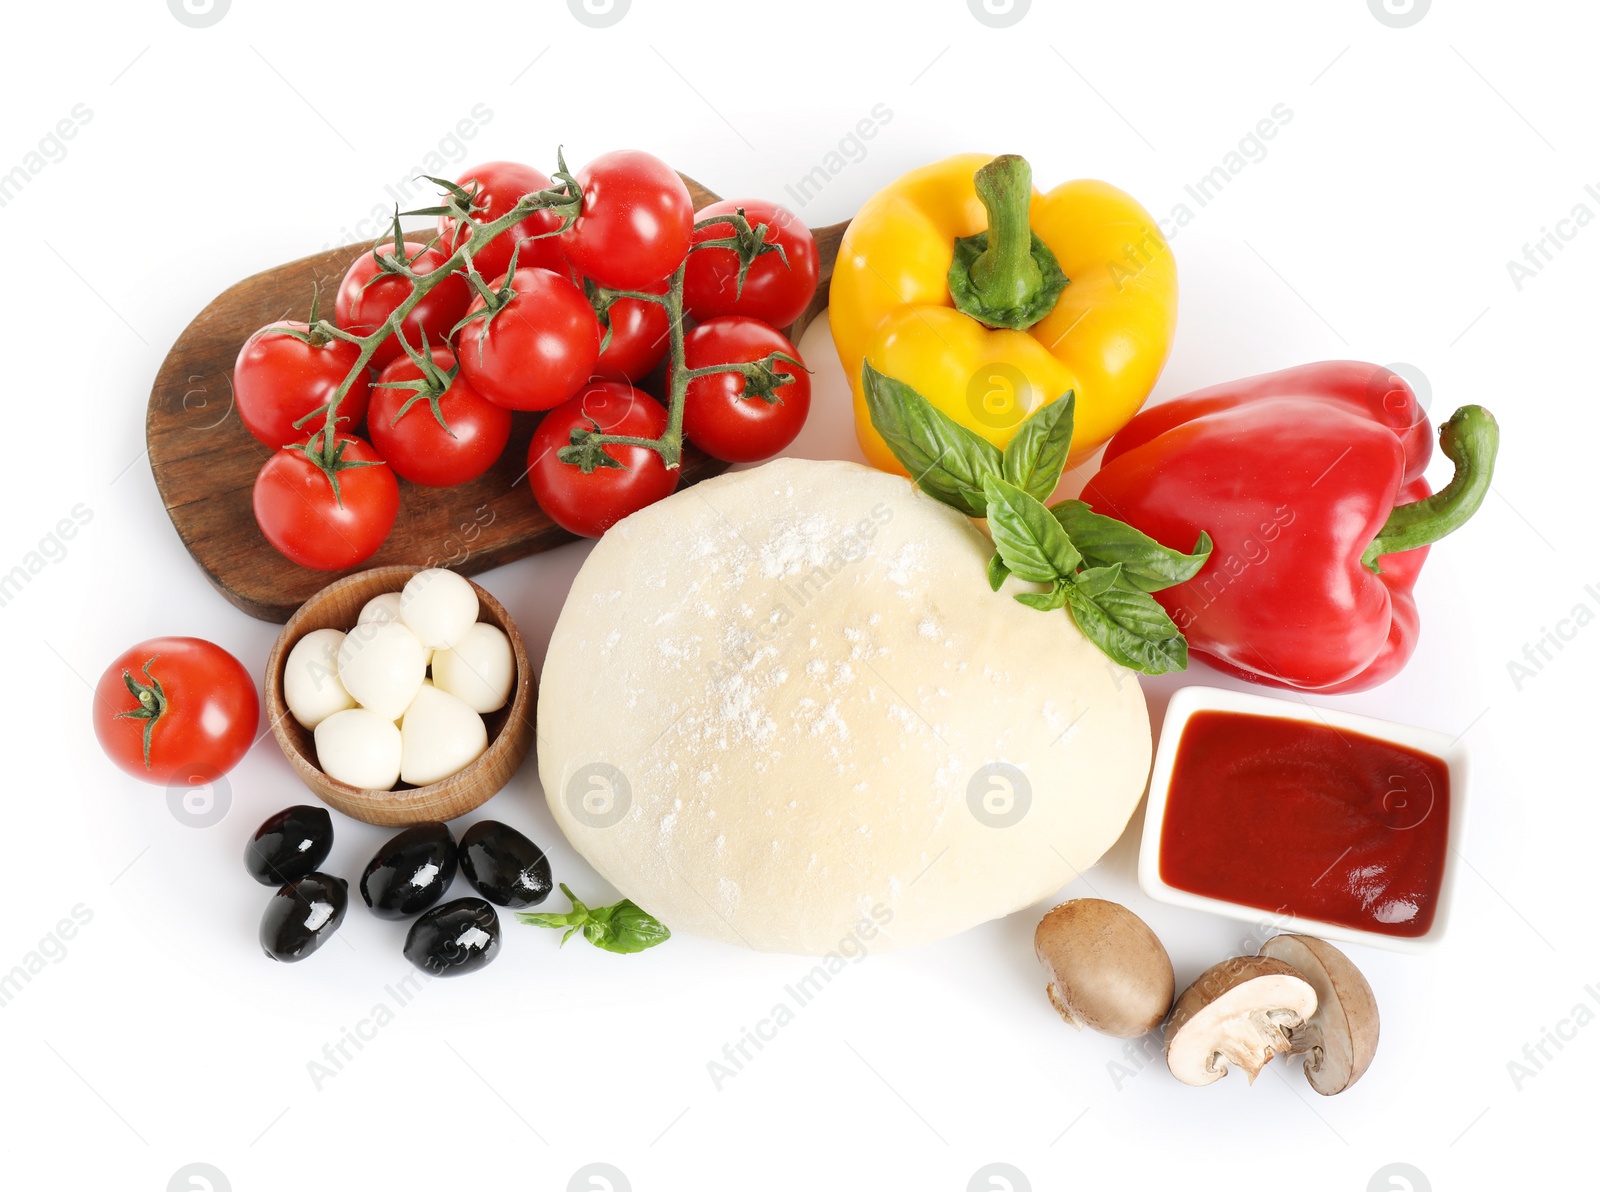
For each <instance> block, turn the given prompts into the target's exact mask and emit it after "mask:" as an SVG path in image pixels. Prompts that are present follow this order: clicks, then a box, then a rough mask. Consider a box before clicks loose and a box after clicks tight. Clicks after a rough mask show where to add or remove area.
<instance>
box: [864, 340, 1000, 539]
mask: <svg viewBox="0 0 1600 1192" xmlns="http://www.w3.org/2000/svg"><path fill="white" fill-rule="evenodd" d="M861 386H862V389H863V391H864V392H865V393H866V398H867V412H868V414H869V415H870V416H871V418H872V425H873V428H874V429H876V430H877V432H878V433H879V434H880V435H882V436H883V441H884V442H885V443H887V444H888V446H889V450H890V451H892V452H894V457H895V458H896V459H897V460H899V461H900V464H901V466H902V467H904V468H905V470H906V471H907V472H909V473H910V474H911V479H912V480H913V481H915V482H916V484H917V487H919V488H921V489H922V491H923V492H925V493H927V494H928V495H929V496H930V497H933V498H935V499H936V500H939V501H943V502H944V503H945V504H946V505H949V506H951V507H952V508H955V509H959V510H960V511H961V512H962V513H965V514H966V515H967V516H968V517H982V516H984V510H983V505H982V503H981V502H979V501H978V499H977V497H978V494H979V493H981V492H982V491H983V482H984V479H985V478H986V477H989V476H999V475H1000V474H1001V458H1000V450H999V448H997V447H996V446H995V445H994V444H993V443H990V442H989V441H988V440H986V439H981V438H979V437H978V436H977V435H975V434H973V433H972V432H971V431H970V430H967V429H966V427H964V426H961V425H960V424H959V423H957V422H956V421H955V420H954V419H953V418H951V417H950V416H949V415H948V414H946V413H944V412H943V411H942V410H938V409H935V408H934V406H933V405H932V404H931V403H929V401H928V399H927V398H925V397H923V396H922V395H921V394H920V393H918V392H917V391H916V390H915V389H913V388H911V386H909V385H907V384H906V383H905V382H904V381H897V380H895V379H894V378H893V377H890V376H886V375H885V374H883V373H881V372H879V371H878V370H877V369H875V368H873V367H872V365H871V364H870V363H868V362H867V361H862V363H861Z"/></svg>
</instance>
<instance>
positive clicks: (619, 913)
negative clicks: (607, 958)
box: [585, 899, 672, 955]
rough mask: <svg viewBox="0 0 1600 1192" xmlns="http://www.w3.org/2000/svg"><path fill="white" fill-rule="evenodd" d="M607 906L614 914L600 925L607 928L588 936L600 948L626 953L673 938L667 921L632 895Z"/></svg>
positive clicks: (641, 950)
mask: <svg viewBox="0 0 1600 1192" xmlns="http://www.w3.org/2000/svg"><path fill="white" fill-rule="evenodd" d="M606 909H608V910H610V911H611V914H610V915H609V916H608V917H607V919H606V920H605V922H604V923H603V924H601V925H600V926H602V927H603V928H604V931H603V934H602V935H601V936H600V938H596V937H595V936H592V935H589V936H588V939H589V942H590V943H592V944H594V946H595V947H597V948H602V949H604V950H605V951H607V952H617V953H620V954H624V955H626V954H628V953H632V952H643V951H644V950H645V949H646V948H653V947H655V946H656V945H657V944H659V943H663V942H665V941H666V940H669V939H671V938H672V932H670V931H668V930H667V927H666V924H664V923H662V922H661V921H660V920H659V919H657V918H656V917H655V916H653V915H651V914H649V913H648V912H646V911H645V910H644V909H642V908H641V907H640V906H639V905H638V904H636V903H634V902H633V901H631V900H629V899H623V901H621V902H619V903H617V904H616V905H615V906H613V907H609V908H606ZM585 934H586V935H587V932H586V933H585Z"/></svg>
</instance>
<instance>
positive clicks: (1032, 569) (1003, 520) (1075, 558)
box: [983, 476, 1082, 584]
mask: <svg viewBox="0 0 1600 1192" xmlns="http://www.w3.org/2000/svg"><path fill="white" fill-rule="evenodd" d="M983 498H984V501H985V502H986V503H987V504H988V507H989V533H990V535H991V536H992V537H993V538H994V545H995V549H996V550H998V551H999V552H1000V558H1001V559H1002V560H1003V561H1004V563H1005V565H1006V566H1007V567H1009V568H1010V569H1011V572H1012V574H1014V575H1015V576H1016V577H1017V578H1018V579H1025V580H1030V581H1032V582H1034V583H1041V584H1050V583H1054V582H1055V581H1056V580H1058V579H1065V578H1066V577H1067V576H1070V575H1071V574H1072V573H1073V572H1074V571H1076V570H1077V569H1078V564H1079V563H1080V562H1082V556H1081V555H1079V554H1078V552H1077V550H1076V549H1075V548H1074V547H1073V545H1072V539H1070V538H1068V537H1067V532H1066V531H1065V530H1063V529H1062V528H1061V524H1060V523H1059V522H1058V521H1056V519H1055V518H1053V517H1051V516H1050V511H1049V510H1048V509H1046V508H1045V507H1044V504H1043V502H1041V501H1039V500H1038V499H1037V498H1035V497H1031V496H1029V495H1028V494H1027V493H1025V492H1023V491H1022V490H1021V489H1020V488H1018V487H1017V486H1016V485H1014V484H1011V483H1010V482H1008V481H1005V480H1000V479H998V478H996V477H993V476H991V477H989V478H988V479H987V480H986V481H984V485H983Z"/></svg>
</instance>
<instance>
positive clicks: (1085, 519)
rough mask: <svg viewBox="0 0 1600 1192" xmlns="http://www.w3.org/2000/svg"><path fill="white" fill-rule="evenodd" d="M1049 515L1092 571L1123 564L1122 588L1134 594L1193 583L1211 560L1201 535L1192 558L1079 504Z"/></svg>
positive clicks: (1208, 544) (1208, 541) (1052, 508)
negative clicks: (1081, 553) (1070, 540)
mask: <svg viewBox="0 0 1600 1192" xmlns="http://www.w3.org/2000/svg"><path fill="white" fill-rule="evenodd" d="M1050 512H1051V513H1053V514H1054V515H1055V519H1056V521H1058V522H1060V523H1061V528H1062V529H1063V530H1065V531H1066V532H1067V535H1068V536H1069V537H1070V538H1071V539H1072V543H1073V545H1074V546H1076V547H1077V548H1078V549H1079V550H1080V551H1082V552H1083V557H1084V561H1085V562H1086V563H1088V564H1089V565H1090V566H1091V567H1109V566H1110V565H1111V564H1113V563H1121V564H1122V578H1121V581H1120V582H1121V585H1122V586H1123V587H1124V588H1128V589H1131V590H1133V591H1137V592H1159V591H1161V590H1162V589H1163V588H1170V587H1172V586H1173V585H1174V584H1181V583H1183V582H1184V581H1185V580H1190V579H1193V578H1194V577H1195V576H1196V575H1198V574H1199V573H1200V569H1201V568H1202V567H1204V566H1205V565H1206V562H1207V560H1209V559H1210V558H1211V536H1210V535H1209V534H1204V533H1202V534H1201V535H1200V541H1198V542H1197V543H1195V547H1194V552H1193V553H1192V554H1187V555H1186V554H1184V553H1183V552H1182V551H1177V550H1172V549H1170V548H1169V547H1165V546H1162V545H1161V544H1160V543H1159V542H1157V541H1156V540H1155V539H1154V538H1151V537H1150V536H1149V535H1147V534H1144V533H1142V532H1140V531H1139V530H1136V529H1134V528H1133V527H1132V526H1130V525H1128V524H1127V523H1125V522H1120V521H1118V520H1117V519H1116V518H1114V517H1106V516H1104V515H1103V514H1099V513H1096V512H1095V511H1094V510H1092V509H1090V508H1089V506H1087V505H1086V504H1084V503H1083V502H1082V501H1061V502H1058V503H1057V504H1055V505H1052V506H1050Z"/></svg>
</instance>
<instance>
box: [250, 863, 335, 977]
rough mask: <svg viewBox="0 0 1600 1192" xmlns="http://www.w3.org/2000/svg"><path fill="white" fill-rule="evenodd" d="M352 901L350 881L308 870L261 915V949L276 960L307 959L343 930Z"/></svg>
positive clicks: (278, 893) (276, 897) (282, 891)
mask: <svg viewBox="0 0 1600 1192" xmlns="http://www.w3.org/2000/svg"><path fill="white" fill-rule="evenodd" d="M349 905H350V883H349V882H347V881H345V880H344V878H342V877H330V876H329V875H328V874H326V873H308V874H306V875H305V876H304V877H302V878H298V879H297V880H295V881H292V882H290V883H289V884H288V885H286V886H284V887H283V888H282V889H281V890H279V891H278V892H277V893H276V894H274V895H273V896H272V901H270V902H268V903H267V909H266V912H265V913H264V914H263V915H262V916H261V950H262V951H263V952H265V953H266V954H267V955H268V956H270V957H271V958H272V959H273V960H281V961H284V962H285V963H286V964H293V963H294V962H295V961H297V960H304V959H305V958H306V957H307V956H310V955H311V954H312V953H313V952H315V951H316V950H317V949H318V948H320V947H322V945H323V944H324V943H326V942H327V941H328V939H329V938H330V937H331V936H332V935H333V933H334V932H335V931H338V930H339V924H341V923H343V922H344V912H345V908H346V907H347V906H349Z"/></svg>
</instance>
